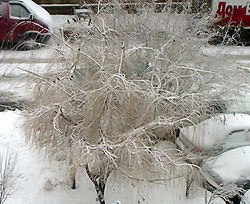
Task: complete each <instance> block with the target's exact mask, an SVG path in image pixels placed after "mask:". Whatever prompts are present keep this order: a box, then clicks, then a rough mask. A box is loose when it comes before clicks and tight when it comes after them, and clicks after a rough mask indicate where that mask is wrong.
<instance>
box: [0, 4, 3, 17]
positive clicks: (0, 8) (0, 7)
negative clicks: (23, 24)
mask: <svg viewBox="0 0 250 204" xmlns="http://www.w3.org/2000/svg"><path fill="white" fill-rule="evenodd" d="M2 16H3V4H2V3H0V17H2Z"/></svg>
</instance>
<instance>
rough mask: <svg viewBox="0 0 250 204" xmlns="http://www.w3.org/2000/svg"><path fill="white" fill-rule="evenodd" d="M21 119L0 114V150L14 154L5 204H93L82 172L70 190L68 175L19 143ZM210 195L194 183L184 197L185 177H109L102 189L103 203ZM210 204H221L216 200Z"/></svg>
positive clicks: (188, 202)
mask: <svg viewBox="0 0 250 204" xmlns="http://www.w3.org/2000/svg"><path fill="white" fill-rule="evenodd" d="M21 125H22V116H21V113H20V112H19V111H15V112H13V111H7V112H0V141H1V142H0V148H1V151H2V152H4V151H6V150H7V149H9V150H12V152H14V153H16V154H17V165H16V172H15V175H17V176H18V179H17V182H16V185H15V188H16V191H15V192H14V193H13V194H12V195H11V196H9V198H8V199H7V200H6V204H34V203H35V204H69V203H70V204H71V203H73V204H93V203H97V202H96V194H95V190H94V186H93V184H92V183H91V182H90V180H89V179H88V178H87V176H86V175H85V174H84V171H83V170H82V169H79V170H78V174H77V189H75V190H72V189H70V183H69V176H68V174H67V173H68V172H67V171H65V170H64V171H63V170H62V168H61V167H60V166H59V165H56V164H53V163H51V162H50V161H49V160H48V159H46V158H44V157H43V156H41V155H38V154H36V153H35V152H34V151H33V150H32V148H31V146H29V145H27V144H26V143H25V142H24V140H23V132H22V129H21ZM209 197H210V194H209V193H208V192H206V191H205V189H203V188H202V187H200V186H199V185H198V184H197V183H194V186H193V188H192V189H191V191H190V196H189V198H186V196H185V178H182V179H176V180H171V181H169V182H167V183H166V184H164V185H163V184H154V183H146V182H139V181H135V180H131V179H129V178H124V177H122V176H121V175H111V177H110V180H109V182H108V185H107V189H106V200H107V204H111V203H116V201H118V200H119V201H120V202H121V203H122V204H128V203H129V204H130V203H131V204H135V203H145V204H152V203H155V204H158V203H164V204H168V203H175V204H184V203H185V204H203V203H204V204H205V203H206V199H207V200H208V199H209ZM212 203H214V204H219V203H223V202H222V201H221V200H220V199H219V198H217V199H215V200H214V201H213V202H212Z"/></svg>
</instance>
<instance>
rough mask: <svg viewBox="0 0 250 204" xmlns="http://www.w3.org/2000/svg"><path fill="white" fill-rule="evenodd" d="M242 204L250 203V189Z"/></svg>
mask: <svg viewBox="0 0 250 204" xmlns="http://www.w3.org/2000/svg"><path fill="white" fill-rule="evenodd" d="M240 204H250V190H248V191H247V192H246V193H245V194H244V196H243V197H242V199H241V203H240Z"/></svg>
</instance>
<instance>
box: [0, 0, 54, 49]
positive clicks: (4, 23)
mask: <svg viewBox="0 0 250 204" xmlns="http://www.w3.org/2000/svg"><path fill="white" fill-rule="evenodd" d="M51 23H52V18H51V16H50V14H49V13H48V12H47V11H46V10H45V9H43V8H42V7H41V6H39V5H37V4H36V3H34V2H33V1H31V0H1V1H0V42H1V43H2V44H3V43H4V44H7V43H8V44H18V45H19V46H21V45H22V44H25V42H30V41H32V42H36V43H46V42H48V40H49V38H50V26H51Z"/></svg>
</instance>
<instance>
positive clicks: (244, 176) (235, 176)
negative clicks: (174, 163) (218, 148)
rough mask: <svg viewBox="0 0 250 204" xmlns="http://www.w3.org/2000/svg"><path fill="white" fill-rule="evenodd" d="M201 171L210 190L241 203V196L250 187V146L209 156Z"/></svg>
mask: <svg viewBox="0 0 250 204" xmlns="http://www.w3.org/2000/svg"><path fill="white" fill-rule="evenodd" d="M200 173H201V175H202V176H203V178H204V179H205V181H206V185H205V186H206V188H207V189H208V190H210V191H212V192H215V193H216V194H218V195H220V196H221V197H223V198H225V199H229V200H231V201H233V203H235V204H236V203H237V204H239V203H240V200H241V196H242V195H243V194H244V192H245V191H247V190H249V189H250V146H243V147H237V148H234V149H230V150H228V151H225V152H222V153H220V154H218V155H215V156H211V157H208V158H207V159H205V160H204V162H203V163H202V165H201V169H200Z"/></svg>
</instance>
